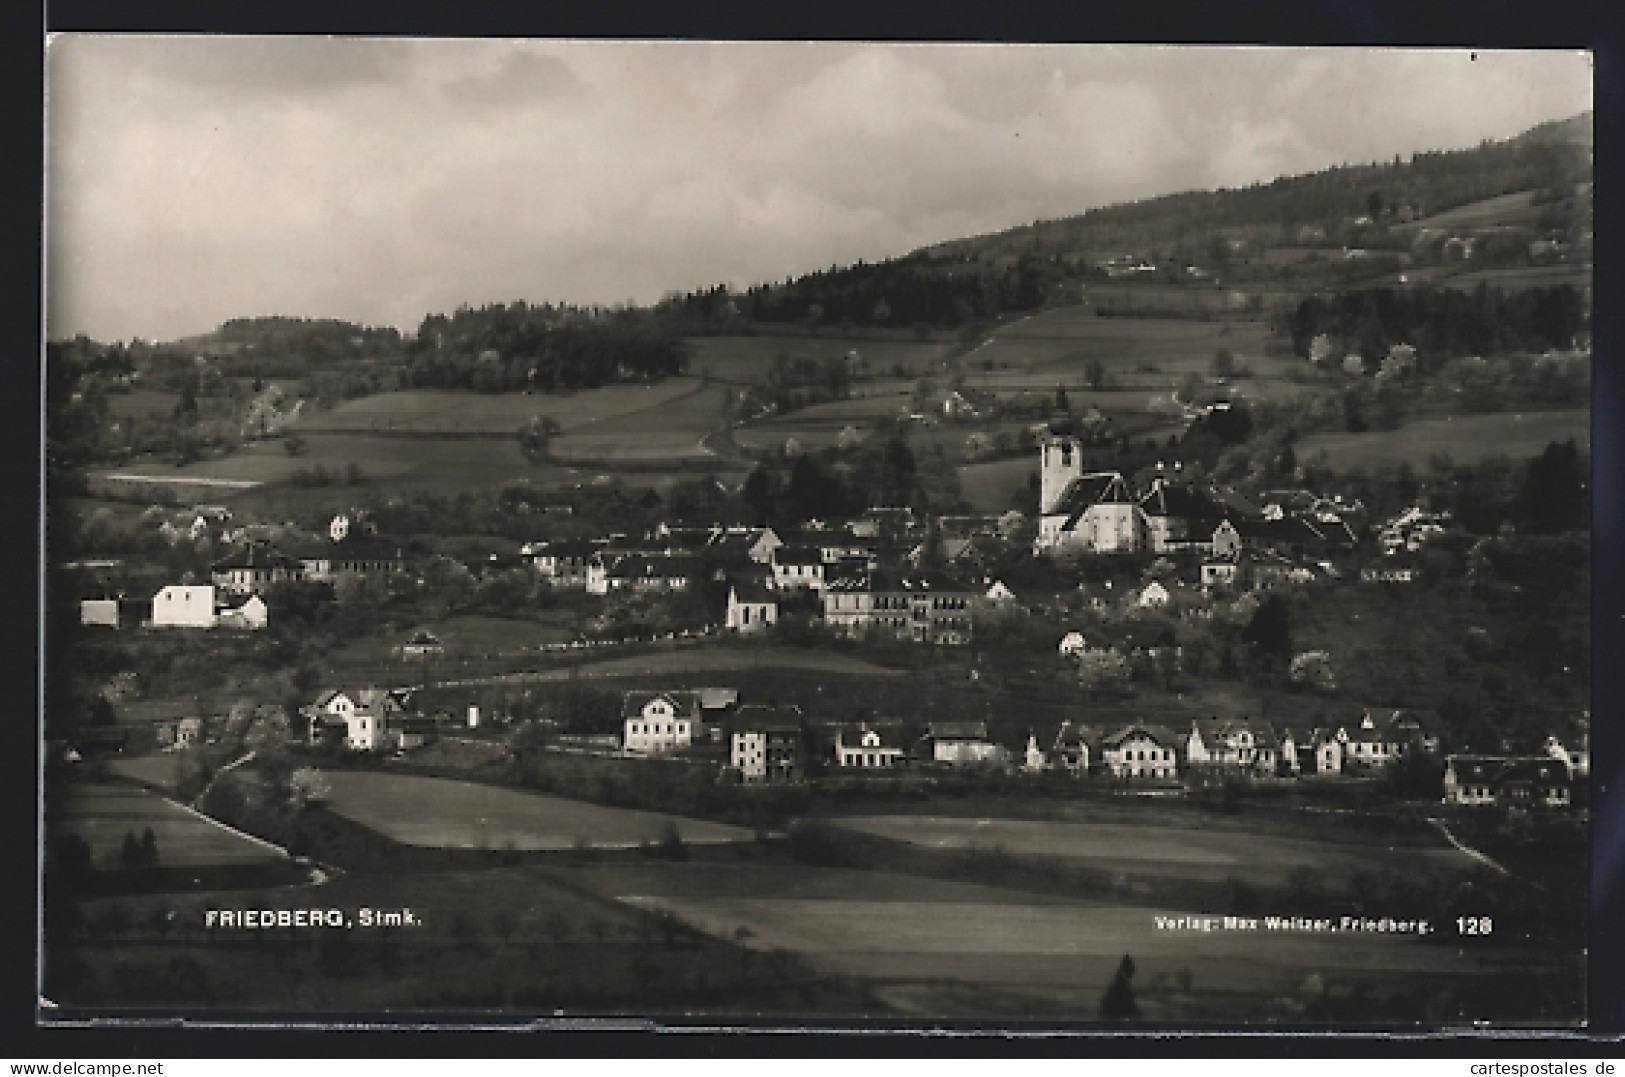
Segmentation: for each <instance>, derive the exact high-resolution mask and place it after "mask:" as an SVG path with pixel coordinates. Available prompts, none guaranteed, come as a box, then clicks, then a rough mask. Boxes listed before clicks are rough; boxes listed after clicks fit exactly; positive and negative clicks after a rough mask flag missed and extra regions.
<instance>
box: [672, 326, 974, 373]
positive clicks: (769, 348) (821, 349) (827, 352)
mask: <svg viewBox="0 0 1625 1077" xmlns="http://www.w3.org/2000/svg"><path fill="white" fill-rule="evenodd" d="M688 344H689V346H690V347H691V348H692V349H693V358H692V359H691V360H690V361H689V364H688V369H689V371H690V372H692V373H699V372H702V371H709V372H710V374H711V376H712V377H713V378H717V379H718V380H721V381H725V382H732V383H735V384H745V383H749V382H753V381H760V380H762V379H764V378H766V377H767V375H768V373H769V372H770V371H771V370H772V369H773V364H774V362H775V360H777V358H778V357H779V356H780V355H785V356H789V357H790V358H792V359H816V360H823V359H832V358H838V357H841V356H844V355H846V354H847V353H848V352H852V351H855V352H857V353H858V355H859V356H860V357H862V358H863V360H864V361H865V362H866V363H867V364H868V368H869V372H870V374H871V375H873V376H875V377H880V376H883V375H887V374H890V373H891V372H892V371H893V370H894V369H896V368H898V367H901V368H903V369H904V370H906V371H907V372H908V373H907V375H906V376H908V377H917V376H919V375H921V374H925V373H928V372H929V371H930V370H932V369H933V368H934V367H935V366H936V365H937V364H938V363H939V361H940V360H941V359H942V357H943V356H944V355H946V354H947V353H948V351H949V350H950V349H951V348H952V347H953V345H952V344H951V343H947V342H944V341H918V340H909V339H897V340H876V339H873V338H869V337H865V338H862V339H857V338H846V337H842V336H840V335H839V334H838V333H836V332H834V331H830V332H827V333H822V334H819V335H817V336H807V335H805V334H802V335H779V334H768V333H763V334H760V335H758V336H748V337H747V336H738V337H690V338H688Z"/></svg>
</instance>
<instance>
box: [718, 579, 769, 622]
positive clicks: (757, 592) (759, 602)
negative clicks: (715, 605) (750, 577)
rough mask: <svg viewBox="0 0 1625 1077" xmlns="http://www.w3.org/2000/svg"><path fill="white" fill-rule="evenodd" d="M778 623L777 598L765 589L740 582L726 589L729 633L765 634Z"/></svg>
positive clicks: (753, 584) (747, 582) (755, 584)
mask: <svg viewBox="0 0 1625 1077" xmlns="http://www.w3.org/2000/svg"><path fill="white" fill-rule="evenodd" d="M778 621H779V599H778V596H777V595H776V594H775V593H774V592H772V591H770V590H768V589H767V588H766V587H763V586H761V585H760V584H757V583H754V582H752V581H746V580H742V581H740V582H738V583H735V584H733V585H732V586H730V587H729V588H728V614H727V621H726V622H725V623H726V624H727V627H728V630H729V631H730V632H743V633H751V632H765V631H766V630H767V629H768V628H769V627H770V626H772V625H775V624H777V623H778Z"/></svg>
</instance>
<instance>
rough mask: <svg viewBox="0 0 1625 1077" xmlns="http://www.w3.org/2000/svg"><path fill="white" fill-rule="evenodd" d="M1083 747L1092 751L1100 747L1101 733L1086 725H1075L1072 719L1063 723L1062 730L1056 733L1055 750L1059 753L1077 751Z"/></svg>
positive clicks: (1079, 723)
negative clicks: (1069, 750) (1079, 747)
mask: <svg viewBox="0 0 1625 1077" xmlns="http://www.w3.org/2000/svg"><path fill="white" fill-rule="evenodd" d="M1079 745H1082V746H1084V747H1086V748H1090V749H1098V748H1099V747H1100V731H1099V730H1097V729H1095V728H1093V727H1091V726H1088V725H1084V724H1083V723H1081V722H1078V723H1074V722H1072V721H1071V720H1070V719H1068V720H1067V721H1064V722H1062V723H1061V728H1060V729H1058V730H1056V731H1055V748H1056V750H1058V751H1065V750H1067V749H1075V748H1077V747H1078V746H1079Z"/></svg>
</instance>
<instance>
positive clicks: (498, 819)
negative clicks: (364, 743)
mask: <svg viewBox="0 0 1625 1077" xmlns="http://www.w3.org/2000/svg"><path fill="white" fill-rule="evenodd" d="M326 776H327V779H328V781H329V782H330V783H331V784H332V792H331V794H330V795H329V796H328V810H329V811H333V812H337V813H338V814H340V815H343V816H344V817H345V818H347V819H350V820H352V821H354V822H357V823H360V824H361V825H362V826H365V827H369V828H371V829H373V830H376V831H378V832H380V833H382V834H383V835H385V836H386V837H389V838H391V839H393V840H395V841H398V842H401V843H403V844H406V845H418V846H427V847H430V848H459V849H482V848H483V849H504V848H508V847H509V846H510V845H511V846H512V847H513V848H516V849H520V850H532V849H569V848H572V847H573V846H574V845H576V844H577V843H578V842H586V843H589V844H591V845H593V846H597V847H605V848H616V847H624V846H636V845H638V844H640V843H642V842H651V843H652V842H655V841H658V840H659V839H660V836H661V833H662V831H663V830H664V829H665V828H666V827H668V826H675V827H676V828H677V833H678V834H679V835H680V836H681V837H682V839H683V841H684V842H690V843H715V842H731V841H751V840H754V835H753V834H752V833H751V832H750V831H748V830H744V829H741V828H739V827H733V826H725V825H723V824H721V823H709V822H703V821H701V820H697V819H682V818H679V817H677V816H674V815H663V814H659V813H655V812H639V811H628V810H625V809H621V808H603V807H599V806H598V805H595V804H585V803H582V802H580V801H575V800H565V799H563V798H562V797H552V796H546V795H543V794H540V793H526V792H520V791H518V790H513V789H499V788H497V787H495V786H489V785H475V784H473V783H471V782H458V781H449V780H446V779H441V778H419V777H414V776H411V775H402V774H381V773H373V772H368V771H331V772H328V773H327V775H326Z"/></svg>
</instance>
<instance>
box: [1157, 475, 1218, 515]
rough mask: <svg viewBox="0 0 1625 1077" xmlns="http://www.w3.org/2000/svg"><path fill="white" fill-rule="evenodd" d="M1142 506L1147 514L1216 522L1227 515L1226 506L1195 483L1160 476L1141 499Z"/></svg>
mask: <svg viewBox="0 0 1625 1077" xmlns="http://www.w3.org/2000/svg"><path fill="white" fill-rule="evenodd" d="M1140 508H1141V510H1142V511H1144V512H1145V514H1146V515H1147V516H1171V517H1180V518H1183V519H1187V520H1210V521H1212V522H1213V523H1215V524H1216V523H1218V521H1219V520H1221V519H1223V518H1224V515H1225V512H1224V507H1223V506H1221V505H1219V504H1218V503H1216V502H1215V501H1214V500H1213V499H1212V498H1210V497H1209V496H1208V495H1207V494H1206V493H1205V492H1203V491H1202V490H1201V489H1199V488H1198V487H1197V486H1196V485H1195V484H1194V483H1190V482H1170V481H1168V480H1167V479H1160V478H1159V479H1157V480H1155V481H1153V482H1152V484H1151V490H1150V492H1149V493H1147V494H1146V495H1145V496H1144V497H1142V498H1141V499H1140Z"/></svg>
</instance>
